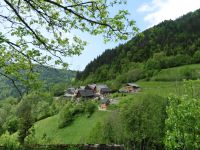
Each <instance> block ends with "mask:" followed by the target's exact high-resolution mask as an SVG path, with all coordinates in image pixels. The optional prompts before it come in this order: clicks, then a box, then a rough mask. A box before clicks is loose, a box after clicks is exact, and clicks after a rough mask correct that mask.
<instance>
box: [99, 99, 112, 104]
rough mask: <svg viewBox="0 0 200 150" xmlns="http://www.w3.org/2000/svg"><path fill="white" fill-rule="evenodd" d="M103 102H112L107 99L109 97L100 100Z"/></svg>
mask: <svg viewBox="0 0 200 150" xmlns="http://www.w3.org/2000/svg"><path fill="white" fill-rule="evenodd" d="M100 102H101V104H109V103H110V100H109V99H107V98H103V99H101V100H100Z"/></svg>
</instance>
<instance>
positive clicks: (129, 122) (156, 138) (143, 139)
mask: <svg viewBox="0 0 200 150" xmlns="http://www.w3.org/2000/svg"><path fill="white" fill-rule="evenodd" d="M166 102H167V101H166V100H165V99H164V98H162V97H160V96H156V95H151V94H147V95H142V96H138V97H133V96H130V97H128V98H125V99H124V103H123V102H122V103H121V106H120V107H121V109H120V114H121V119H122V122H123V124H124V127H125V129H126V132H127V133H128V134H127V139H126V141H129V143H128V146H130V147H134V149H146V148H148V149H156V148H159V149H163V147H164V144H163V139H164V120H165V118H166V113H165V108H166Z"/></svg>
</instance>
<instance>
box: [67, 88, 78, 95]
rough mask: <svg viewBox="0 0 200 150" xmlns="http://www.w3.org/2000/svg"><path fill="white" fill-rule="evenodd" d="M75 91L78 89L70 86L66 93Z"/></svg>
mask: <svg viewBox="0 0 200 150" xmlns="http://www.w3.org/2000/svg"><path fill="white" fill-rule="evenodd" d="M75 91H76V90H75V88H68V89H67V91H66V93H67V94H74V93H75Z"/></svg>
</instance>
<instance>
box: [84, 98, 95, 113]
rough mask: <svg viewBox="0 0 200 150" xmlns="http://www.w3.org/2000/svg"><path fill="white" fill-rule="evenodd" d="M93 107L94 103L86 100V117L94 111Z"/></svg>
mask: <svg viewBox="0 0 200 150" xmlns="http://www.w3.org/2000/svg"><path fill="white" fill-rule="evenodd" d="M95 109H96V105H95V104H94V103H93V102H91V101H89V102H87V103H86V105H85V112H86V115H87V117H90V116H91V115H92V114H93V113H94V112H95Z"/></svg>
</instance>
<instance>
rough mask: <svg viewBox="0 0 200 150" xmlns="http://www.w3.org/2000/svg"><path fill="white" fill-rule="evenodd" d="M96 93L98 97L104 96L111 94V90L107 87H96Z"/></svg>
mask: <svg viewBox="0 0 200 150" xmlns="http://www.w3.org/2000/svg"><path fill="white" fill-rule="evenodd" d="M96 89H97V93H98V94H100V95H105V94H107V93H110V92H111V89H110V88H109V87H108V86H107V85H103V84H102V85H97V88H96Z"/></svg>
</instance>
